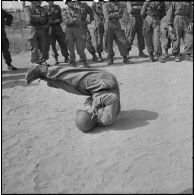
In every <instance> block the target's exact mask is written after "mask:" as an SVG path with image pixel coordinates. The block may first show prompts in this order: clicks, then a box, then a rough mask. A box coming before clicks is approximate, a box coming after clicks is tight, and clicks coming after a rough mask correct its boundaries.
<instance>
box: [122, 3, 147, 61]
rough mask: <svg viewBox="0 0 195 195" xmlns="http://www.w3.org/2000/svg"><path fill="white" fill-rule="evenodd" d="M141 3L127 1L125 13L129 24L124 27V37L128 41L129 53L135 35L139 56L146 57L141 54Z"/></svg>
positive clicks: (142, 48)
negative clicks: (127, 14) (126, 12)
mask: <svg viewBox="0 0 195 195" xmlns="http://www.w3.org/2000/svg"><path fill="white" fill-rule="evenodd" d="M142 5H143V1H129V2H127V11H128V13H129V22H128V24H127V26H126V37H127V39H128V41H129V47H130V48H129V51H130V50H131V47H132V45H133V41H134V38H135V34H136V33H137V41H138V49H139V56H140V57H143V58H146V57H148V56H147V55H146V54H144V53H143V50H144V49H145V43H144V36H143V33H142V26H143V19H142V17H141V8H142Z"/></svg>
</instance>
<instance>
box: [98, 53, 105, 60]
mask: <svg viewBox="0 0 195 195" xmlns="http://www.w3.org/2000/svg"><path fill="white" fill-rule="evenodd" d="M98 58H99V62H103V61H104V59H103V58H102V54H101V53H98Z"/></svg>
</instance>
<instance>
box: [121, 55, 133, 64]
mask: <svg viewBox="0 0 195 195" xmlns="http://www.w3.org/2000/svg"><path fill="white" fill-rule="evenodd" d="M123 63H124V64H133V62H132V61H130V60H128V57H127V56H124V57H123Z"/></svg>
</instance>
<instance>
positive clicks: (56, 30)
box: [50, 24, 69, 58]
mask: <svg viewBox="0 0 195 195" xmlns="http://www.w3.org/2000/svg"><path fill="white" fill-rule="evenodd" d="M51 28H52V29H51V33H50V44H51V48H52V56H53V57H54V58H57V57H58V56H59V54H58V52H57V49H56V41H57V42H58V44H59V46H60V50H61V53H62V56H64V58H68V56H69V54H68V49H67V41H66V35H65V33H64V32H63V30H62V27H61V25H60V24H58V25H54V26H52V27H51Z"/></svg>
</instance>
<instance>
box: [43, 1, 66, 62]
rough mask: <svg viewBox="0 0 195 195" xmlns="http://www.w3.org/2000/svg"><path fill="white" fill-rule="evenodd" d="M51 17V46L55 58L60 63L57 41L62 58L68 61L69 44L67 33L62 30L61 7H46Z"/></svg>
mask: <svg viewBox="0 0 195 195" xmlns="http://www.w3.org/2000/svg"><path fill="white" fill-rule="evenodd" d="M45 9H46V10H47V13H48V16H49V24H50V28H51V29H50V35H49V36H50V44H51V46H52V51H53V57H54V58H55V59H56V63H57V62H58V60H57V58H58V56H59V55H58V52H57V49H56V41H58V44H59V46H60V49H61V53H62V56H63V57H64V58H65V59H68V56H69V54H68V49H67V42H66V37H65V33H64V32H63V30H62V27H61V25H60V24H61V23H62V11H61V8H60V6H59V5H55V4H53V5H47V6H45Z"/></svg>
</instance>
